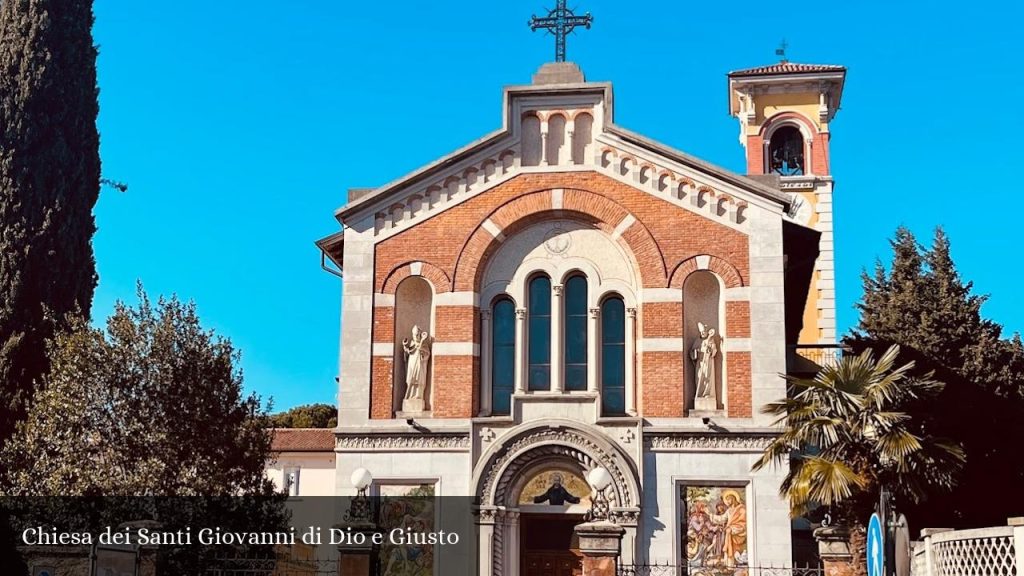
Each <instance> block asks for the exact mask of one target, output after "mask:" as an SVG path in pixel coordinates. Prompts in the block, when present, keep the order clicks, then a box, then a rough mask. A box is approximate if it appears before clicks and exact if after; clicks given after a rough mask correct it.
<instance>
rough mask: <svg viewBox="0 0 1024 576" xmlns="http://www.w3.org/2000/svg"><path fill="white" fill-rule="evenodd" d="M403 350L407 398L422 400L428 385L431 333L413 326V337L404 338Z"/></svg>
mask: <svg viewBox="0 0 1024 576" xmlns="http://www.w3.org/2000/svg"><path fill="white" fill-rule="evenodd" d="M402 350H404V351H405V399H406V400H422V399H423V393H424V391H425V389H426V387H427V359H428V358H430V335H429V334H427V333H426V331H424V330H420V327H419V326H413V327H412V338H411V339H410V338H404V339H403V340H402Z"/></svg>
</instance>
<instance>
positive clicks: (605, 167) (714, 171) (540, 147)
mask: <svg viewBox="0 0 1024 576" xmlns="http://www.w3.org/2000/svg"><path fill="white" fill-rule="evenodd" d="M545 78H546V80H545V82H546V83H543V84H536V83H535V84H531V85H526V86H511V87H507V88H505V90H504V98H503V106H504V115H503V118H504V120H503V124H502V128H501V129H500V130H497V131H495V132H493V133H491V134H488V135H487V136H485V137H484V138H481V139H480V140H478V141H476V142H473V143H471V144H470V145H468V146H466V147H463V148H461V149H459V150H456V151H455V152H453V153H451V154H449V155H448V156H445V157H443V158H440V159H438V160H437V161H435V162H433V163H431V164H429V165H427V166H424V167H423V168H420V169H419V170H416V171H414V172H412V173H410V174H408V175H406V176H403V177H402V178H399V179H398V180H395V181H393V182H390V183H388V184H386V185H384V186H381V187H379V188H376V189H374V190H372V191H370V192H367V193H364V194H362V195H360V196H359V197H358V198H354V199H352V200H351V201H350V202H349V204H347V205H346V206H343V207H341V208H339V209H338V211H337V212H336V216H337V217H338V219H339V220H340V221H342V222H343V223H344V224H345V225H347V226H358V227H360V228H370V227H372V228H373V231H374V236H375V237H376V238H378V239H384V238H386V237H388V236H390V235H392V234H394V233H397V232H400V231H401V230H404V229H406V228H408V227H410V226H413V225H415V224H416V223H417V222H419V221H422V220H424V219H426V218H430V217H431V216H433V215H435V214H438V213H440V212H442V211H444V210H445V209H447V208H448V207H451V206H454V205H456V204H458V203H460V202H463V201H465V200H468V199H469V198H472V197H474V196H476V195H477V194H481V193H483V192H485V191H486V190H488V189H490V188H492V187H494V186H496V185H498V184H500V183H502V182H504V181H507V180H509V179H511V178H513V177H515V176H516V175H519V174H524V173H536V172H565V171H597V172H600V173H603V174H606V175H608V176H611V177H612V178H615V179H617V180H620V181H623V182H625V183H628V184H630V185H632V186H634V187H636V188H639V189H642V190H644V191H646V192H648V193H650V194H652V195H655V196H658V197H661V198H664V199H667V200H669V201H671V202H673V203H675V204H677V205H678V206H680V207H681V208H683V209H686V210H691V211H694V212H698V213H700V214H702V215H704V216H706V217H708V218H711V219H713V220H717V221H719V222H722V223H724V224H726V225H728V226H730V227H733V228H736V229H739V230H744V229H745V227H746V226H745V224H746V219H745V217H744V211H745V210H746V208H747V207H748V206H749V205H750V204H751V203H755V204H758V205H761V206H764V207H767V208H769V209H775V210H779V211H781V210H783V209H785V208H788V204H789V197H788V196H787V195H786V194H784V193H782V192H780V191H778V190H776V189H774V188H771V187H769V186H767V185H765V184H762V183H760V182H755V181H753V180H751V179H749V178H746V177H744V176H741V175H739V174H736V173H733V172H730V171H728V170H725V169H723V168H720V167H717V166H715V165H713V164H710V163H707V162H704V161H702V160H699V159H697V158H695V157H693V156H690V155H688V154H685V153H683V152H680V151H678V150H675V149H673V148H671V147H668V146H665V145H663V144H660V143H658V142H656V141H653V140H650V139H648V138H645V137H643V136H641V135H639V134H636V133H634V132H631V131H629V130H626V129H624V128H621V127H619V126H617V125H616V124H615V123H614V122H613V121H612V118H613V106H612V102H613V100H612V87H611V84H608V83H599V82H570V83H557V82H555V83H551V82H552V80H551V79H552V77H551V75H550V74H549V75H547V76H546V77H545ZM566 78H569V79H573V76H572V75H567V76H566ZM555 80H557V77H556V78H555Z"/></svg>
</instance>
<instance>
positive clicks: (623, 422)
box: [317, 60, 846, 575]
mask: <svg viewBox="0 0 1024 576" xmlns="http://www.w3.org/2000/svg"><path fill="white" fill-rule="evenodd" d="M845 74H846V71H845V68H843V67H841V66H831V65H805V64H796V63H792V62H787V61H785V60H783V61H782V62H779V63H776V64H772V65H768V66H763V67H760V68H751V69H747V70H740V71H735V72H731V73H729V74H728V75H727V80H728V82H727V87H728V91H727V94H724V95H725V96H727V99H726V101H727V103H728V111H729V113H730V114H731V115H732V116H733V117H735V119H736V120H737V122H738V128H739V140H740V144H742V148H738V149H737V150H738V151H739V150H740V149H742V150H745V153H746V174H738V173H734V172H731V171H728V170H725V169H722V168H719V167H717V166H715V165H713V164H711V163H708V162H706V161H704V160H702V159H699V158H695V157H693V156H690V155H688V154H686V153H684V152H681V151H678V150H675V149H672V148H670V147H668V146H665V145H663V144H660V143H658V142H655V141H653V140H650V139H648V138H646V137H644V136H642V135H640V134H636V133H634V132H631V131H629V130H628V129H626V128H623V127H621V126H618V125H617V124H615V122H614V106H613V103H614V101H613V98H612V84H610V83H607V82H588V81H586V80H585V79H584V76H583V73H582V72H581V71H580V69H579V68H578V67H577V66H576V65H575V64H572V63H570V62H555V63H550V64H546V65H544V66H542V67H541V68H540V69H539V70H538V71H537V73H536V74H535V75H534V76H533V79H532V83H531V84H529V85H522V86H509V87H506V88H505V89H504V92H503V98H502V99H501V101H500V103H499V101H498V99H497V98H495V106H498V105H499V104H500V106H501V107H502V108H501V109H502V118H503V122H502V126H501V128H500V129H498V130H496V131H493V132H490V133H489V134H487V135H485V136H483V137H482V138H481V139H479V140H477V141H475V142H473V143H471V144H469V145H468V146H466V147H464V148H462V149H459V150H457V151H455V152H453V153H452V154H450V155H448V156H445V157H443V158H440V159H438V160H436V161H435V162H432V163H431V164H429V165H427V166H425V167H423V168H421V169H418V170H416V171H415V172H412V173H411V174H408V175H405V176H402V177H400V178H398V179H396V180H394V181H392V182H391V183H388V184H386V185H383V186H381V187H379V188H373V189H353V190H350V192H349V196H348V202H347V204H345V205H344V206H342V207H341V208H339V209H338V210H337V211H336V213H335V216H336V217H337V219H338V221H339V222H340V223H341V225H342V230H341V231H339V232H337V233H336V234H333V235H331V236H328V237H326V238H323V239H322V240H320V241H318V242H317V244H318V246H319V247H320V248H321V249H322V250H323V252H324V254H325V255H326V257H327V258H328V259H330V260H331V261H333V263H334V264H335V265H336V266H337V267H338V268H339V269H341V271H342V274H343V276H344V281H343V290H342V293H343V296H342V312H341V316H342V324H341V325H342V334H341V346H340V356H341V360H340V379H339V391H338V397H339V405H340V408H339V421H338V422H339V425H338V428H337V429H336V430H335V432H334V434H335V446H334V452H335V456H336V458H335V459H334V461H335V474H334V478H335V480H334V482H335V485H334V493H335V494H338V495H352V494H356V492H357V489H356V487H355V486H354V485H353V484H352V482H353V480H352V476H353V472H354V471H357V470H360V469H365V470H366V471H368V472H369V473H370V474H371V475H372V478H373V481H372V486H371V487H370V491H371V493H377V494H391V493H395V494H399V493H408V492H409V491H416V490H420V491H423V490H426V493H432V494H436V495H439V496H471V497H473V498H474V499H475V504H476V507H477V515H476V516H475V520H474V522H475V523H476V524H477V531H476V534H474V535H473V537H474V538H477V539H478V552H477V555H478V560H477V561H476V562H478V566H479V567H480V569H479V573H481V574H494V575H516V574H528V573H531V568H530V567H531V566H534V565H536V564H537V563H545V562H546V563H549V564H550V563H555V564H557V563H559V562H565V563H572V562H573V559H572V554H571V551H570V550H569V548H570V547H571V538H572V530H573V526H574V525H576V524H579V523H580V522H582V521H583V517H584V514H585V513H586V512H587V511H588V510H589V509H590V508H591V507H592V505H593V502H592V501H591V499H592V497H594V491H593V489H592V488H591V487H590V486H588V475H589V474H591V473H592V471H593V470H595V469H599V468H600V469H603V470H604V471H606V472H607V474H605V475H604V478H605V479H604V482H603V483H604V484H606V487H604V489H603V490H601V491H600V495H599V497H600V498H601V499H602V501H603V502H604V503H606V504H607V506H608V514H607V516H608V519H609V520H610V521H611V522H612V523H614V524H616V525H617V526H619V527H621V528H622V537H621V544H620V561H621V562H624V563H634V562H670V563H674V564H683V563H687V562H691V563H692V562H694V561H700V562H704V563H717V564H718V565H720V566H724V567H737V568H741V567H743V566H768V565H775V566H779V565H789V564H791V563H792V561H793V549H794V546H793V543H794V539H799V538H800V536H801V531H800V530H799V529H798V528H799V527H797V529H794V528H793V526H792V523H791V520H790V517H789V513H788V511H789V508H788V504H787V502H786V501H785V500H784V499H783V498H782V497H780V496H779V484H780V482H781V480H782V478H783V476H784V475H785V470H784V469H779V468H775V469H764V470H761V471H759V472H752V471H751V465H752V464H753V463H754V462H755V460H756V459H757V458H758V456H759V454H760V453H761V451H762V450H763V448H764V446H765V445H766V444H767V442H768V441H769V439H770V438H771V437H772V435H773V433H774V429H773V428H772V427H771V423H772V420H771V417H770V416H766V415H763V414H761V413H760V410H759V408H760V407H761V406H762V405H764V404H766V403H768V402H771V401H774V400H778V399H780V398H783V397H785V396H786V383H785V380H784V379H783V378H782V377H781V376H780V375H781V374H784V373H787V372H788V373H791V374H792V373H801V372H803V373H808V372H811V371H813V370H814V368H815V366H816V361H818V362H820V357H821V356H827V355H828V352H829V351H830V350H831V349H832V347H834V346H835V342H836V326H835V292H834V279H833V278H834V277H833V271H834V269H833V241H832V225H833V219H832V193H833V180H832V176H831V171H830V162H829V140H830V130H829V125H830V122H831V121H832V119H833V116H834V115H835V113H836V111H837V110H838V109H839V104H840V97H841V95H842V90H843V83H844V80H845ZM633 105H642V103H639V102H635V103H633ZM411 129H412V130H424V131H426V130H430V129H431V128H430V127H429V126H426V125H421V126H419V127H414V128H411ZM486 129H487V128H485V129H482V130H481V133H484V132H485V131H486ZM421 136H426V134H421ZM398 145H399V146H400V144H398ZM602 474H604V473H603V472H602ZM701 525H707V526H717V527H718V531H717V532H716V533H722V535H721V536H716V538H717V540H716V542H714V545H713V546H712V545H708V546H704V545H700V546H697V545H696V544H695V543H694V542H692V541H691V540H692V539H690V540H688V538H687V532H688V530H693V529H695V527H697V528H699V527H700V526H701ZM559 542H564V543H565V545H564V546H562V549H559V546H560V545H558V544H557V543H559ZM552 543H555V545H552ZM695 555H701V557H700V558H695Z"/></svg>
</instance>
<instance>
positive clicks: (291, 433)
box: [270, 428, 334, 452]
mask: <svg viewBox="0 0 1024 576" xmlns="http://www.w3.org/2000/svg"><path fill="white" fill-rule="evenodd" d="M272 433H273V435H274V437H273V439H272V440H271V443H270V450H271V451H272V452H333V451H334V430H333V429H331V428H274V429H273V430H272Z"/></svg>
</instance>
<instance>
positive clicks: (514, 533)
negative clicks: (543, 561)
mask: <svg viewBox="0 0 1024 576" xmlns="http://www.w3.org/2000/svg"><path fill="white" fill-rule="evenodd" d="M597 467H603V468H605V469H607V470H608V471H609V472H610V473H611V476H612V485H611V486H610V487H609V490H608V493H607V497H608V499H609V501H610V503H611V520H612V521H613V522H615V523H617V524H619V525H621V526H622V527H623V528H625V530H626V534H625V536H624V538H623V540H622V550H621V554H622V557H623V560H624V561H626V562H630V561H632V559H633V555H634V551H635V543H636V529H637V519H638V517H639V511H640V487H639V482H638V479H637V474H636V467H635V466H634V464H633V462H632V460H631V459H630V458H629V456H628V455H627V454H626V453H625V452H623V451H622V450H621V449H620V448H619V447H618V446H617V445H616V444H615V443H614V442H613V441H612V440H611V439H609V438H608V437H606V436H605V435H604V433H603V432H601V431H600V430H598V429H596V428H593V427H589V426H585V425H582V424H580V423H578V422H572V421H568V420H548V421H545V423H544V424H543V425H538V424H536V423H530V424H524V425H522V426H519V427H518V428H515V429H513V430H511V431H510V432H509V433H508V434H506V435H505V436H504V437H503V438H502V440H501V441H499V442H496V443H495V444H494V445H493V446H491V447H490V448H489V449H488V450H487V452H485V453H484V454H483V455H482V457H481V458H480V460H479V461H478V464H477V467H476V470H475V472H474V486H475V487H476V496H477V498H478V502H479V510H480V515H479V517H478V524H479V528H480V530H479V539H480V540H479V550H480V570H479V573H480V574H492V575H494V576H518V575H520V574H527V573H528V572H527V571H525V570H524V568H525V567H524V566H522V563H523V561H524V560H530V559H533V558H540V557H541V556H542V553H543V552H544V548H543V547H538V546H535V545H534V540H532V537H533V533H532V532H531V533H530V534H531V540H529V541H528V540H527V539H526V538H525V535H526V528H530V527H532V526H540V525H544V526H546V527H547V529H548V530H549V531H550V532H551V534H550V536H551V537H552V538H558V539H559V542H563V543H565V544H568V545H569V546H568V547H567V548H565V547H558V548H557V549H556V550H553V551H552V552H553V553H555V555H554V556H552V558H556V557H562V558H565V559H567V560H568V554H571V553H572V552H571V549H572V541H571V533H570V532H569V529H571V527H573V526H575V525H576V524H578V523H579V522H581V521H582V515H583V513H585V512H586V510H588V509H589V503H588V502H587V501H588V500H589V487H586V486H585V481H583V478H585V477H586V474H587V473H588V472H589V471H590V470H593V469H594V468H597ZM555 475H559V476H560V477H561V478H560V480H561V481H560V484H561V490H559V489H558V488H557V487H553V484H554V482H553V480H554V477H555ZM581 483H582V484H583V486H581ZM543 485H546V486H547V488H543ZM542 488H543V490H544V492H543V493H538V494H533V492H538V491H539V490H541V489H542ZM564 492H567V493H568V494H569V495H571V496H572V497H574V498H579V500H580V501H579V502H578V503H573V502H571V501H569V499H568V498H565V495H564ZM574 492H585V493H584V494H574ZM542 495H546V496H547V498H544V499H543V501H537V497H538V496H542ZM552 496H556V497H557V496H561V497H562V501H561V502H560V503H559V504H552V503H551V500H552V498H551V497H552ZM527 499H532V500H533V502H524V500H527ZM544 519H547V520H549V522H547V523H544V522H543V520H544ZM553 546H554V544H550V547H553Z"/></svg>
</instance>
